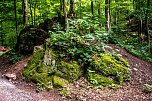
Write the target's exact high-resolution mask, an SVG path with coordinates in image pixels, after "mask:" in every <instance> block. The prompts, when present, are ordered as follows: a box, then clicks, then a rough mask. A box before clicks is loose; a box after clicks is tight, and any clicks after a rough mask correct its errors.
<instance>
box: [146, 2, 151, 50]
mask: <svg viewBox="0 0 152 101" xmlns="http://www.w3.org/2000/svg"><path fill="white" fill-rule="evenodd" d="M149 6H150V0H147V9H146V14H145V24H146V26H145V28H146V33H145V34H146V41H147V42H148V46H149V52H150V51H151V50H150V35H149V31H148V30H149V26H148V13H149V12H148V10H149Z"/></svg>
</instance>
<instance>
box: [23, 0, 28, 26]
mask: <svg viewBox="0 0 152 101" xmlns="http://www.w3.org/2000/svg"><path fill="white" fill-rule="evenodd" d="M23 8H24V13H23V22H24V25H25V26H26V25H27V24H28V2H27V0H23Z"/></svg>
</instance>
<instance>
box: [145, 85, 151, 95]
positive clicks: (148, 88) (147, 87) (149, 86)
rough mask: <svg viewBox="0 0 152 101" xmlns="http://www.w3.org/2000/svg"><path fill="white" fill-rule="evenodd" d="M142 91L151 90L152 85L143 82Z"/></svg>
mask: <svg viewBox="0 0 152 101" xmlns="http://www.w3.org/2000/svg"><path fill="white" fill-rule="evenodd" d="M144 91H145V92H146V93H151V92H152V85H150V84H144Z"/></svg>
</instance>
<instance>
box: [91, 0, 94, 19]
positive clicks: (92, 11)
mask: <svg viewBox="0 0 152 101" xmlns="http://www.w3.org/2000/svg"><path fill="white" fill-rule="evenodd" d="M91 13H92V15H93V16H94V6H93V1H91Z"/></svg>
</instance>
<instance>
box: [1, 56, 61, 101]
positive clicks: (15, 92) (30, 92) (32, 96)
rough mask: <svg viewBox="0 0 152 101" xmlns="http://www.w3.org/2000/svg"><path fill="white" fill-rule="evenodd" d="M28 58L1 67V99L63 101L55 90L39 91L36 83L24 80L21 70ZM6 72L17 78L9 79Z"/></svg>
mask: <svg viewBox="0 0 152 101" xmlns="http://www.w3.org/2000/svg"><path fill="white" fill-rule="evenodd" d="M28 59H29V57H26V58H25V59H23V60H22V61H20V62H18V63H16V64H14V65H5V66H3V68H1V69H0V75H1V76H0V101H62V100H61V99H62V98H61V97H60V96H59V95H58V94H57V92H56V91H55V90H50V91H43V92H37V89H36V88H35V85H34V84H32V83H31V82H25V81H24V80H23V77H22V75H21V71H22V70H23V68H24V67H25V66H26V65H27V61H28ZM7 66H8V67H7ZM5 74H14V75H16V77H17V78H16V80H12V81H9V80H7V79H6V78H4V75H5Z"/></svg>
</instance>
